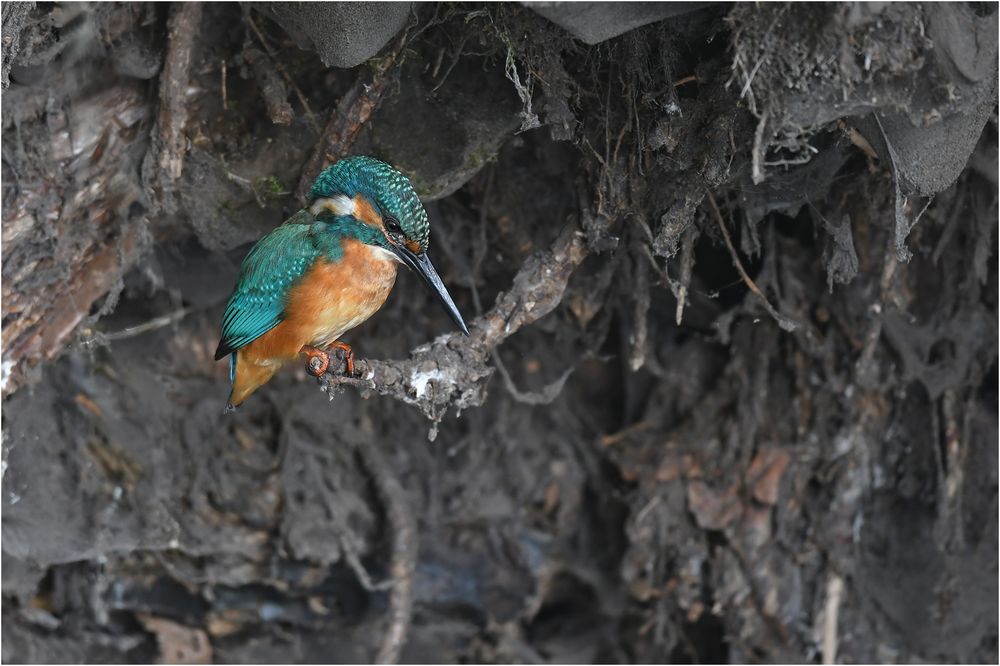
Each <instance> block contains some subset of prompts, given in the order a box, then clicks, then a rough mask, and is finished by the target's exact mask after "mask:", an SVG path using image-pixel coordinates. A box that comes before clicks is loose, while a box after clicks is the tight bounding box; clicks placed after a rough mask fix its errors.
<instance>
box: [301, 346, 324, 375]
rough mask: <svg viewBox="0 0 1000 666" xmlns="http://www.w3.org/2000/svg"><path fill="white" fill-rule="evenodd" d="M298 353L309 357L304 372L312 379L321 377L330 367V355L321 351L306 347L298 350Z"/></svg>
mask: <svg viewBox="0 0 1000 666" xmlns="http://www.w3.org/2000/svg"><path fill="white" fill-rule="evenodd" d="M299 353H300V354H305V355H306V356H308V357H309V361H308V362H307V363H306V372H308V373H309V374H310V375H312V376H313V377H321V376H323V374H324V373H325V372H326V371H327V369H329V367H330V355H329V354H327V353H326V352H325V351H323V350H322V349H317V348H316V347H310V346H309V345H306V346H305V347H303V348H302V349H300V350H299Z"/></svg>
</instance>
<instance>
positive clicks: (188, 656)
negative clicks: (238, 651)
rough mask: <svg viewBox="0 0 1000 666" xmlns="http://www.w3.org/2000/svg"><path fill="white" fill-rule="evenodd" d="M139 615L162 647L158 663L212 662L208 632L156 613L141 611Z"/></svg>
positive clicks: (143, 624) (140, 619)
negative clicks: (148, 613) (149, 613)
mask: <svg viewBox="0 0 1000 666" xmlns="http://www.w3.org/2000/svg"><path fill="white" fill-rule="evenodd" d="M138 617H139V621H140V622H142V626H143V627H145V628H146V631H149V632H151V633H152V634H154V635H155V636H156V643H157V645H158V646H159V648H160V656H159V658H158V659H157V663H160V664H210V663H212V644H211V643H209V641H208V634H206V633H205V632H204V631H203V630H201V629H195V628H193V627H186V626H184V625H183V624H178V623H176V622H174V621H173V620H167V619H165V618H162V617H156V616H155V615H147V614H145V613H139V614H138Z"/></svg>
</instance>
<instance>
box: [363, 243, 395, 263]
mask: <svg viewBox="0 0 1000 666" xmlns="http://www.w3.org/2000/svg"><path fill="white" fill-rule="evenodd" d="M368 249H369V250H371V253H372V256H374V257H375V258H377V259H381V260H382V261H398V262H399V263H403V262H402V261H401V260H400V258H399V257H397V256H396V255H395V254H393V253H392V252H390V251H389V250H387V249H385V248H384V247H379V246H377V245H369V246H368Z"/></svg>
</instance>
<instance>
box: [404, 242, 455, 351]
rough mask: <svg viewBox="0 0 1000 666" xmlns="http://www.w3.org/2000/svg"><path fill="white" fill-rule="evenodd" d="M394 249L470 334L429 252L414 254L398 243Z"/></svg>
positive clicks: (453, 318)
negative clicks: (428, 254)
mask: <svg viewBox="0 0 1000 666" xmlns="http://www.w3.org/2000/svg"><path fill="white" fill-rule="evenodd" d="M393 250H395V252H396V256H397V257H399V258H400V260H401V261H402V262H403V263H404V264H406V265H407V266H409V267H410V268H412V269H413V270H415V271H416V272H417V273H418V274H419V275H420V277H422V278H423V279H424V282H426V283H427V285H428V286H429V287H430V288H431V289H432V290H433V291H434V294H435V295H437V297H438V300H440V301H441V305H443V306H444V309H445V311H446V312H447V313H448V316H450V317H451V320H452V321H453V322H455V325H456V326H458V328H459V329H460V330H461V331H462V333H465V334H466V335H468V334H469V328H468V327H467V326H466V325H465V322H464V321H463V320H462V313H460V312H459V311H458V306H457V305H455V301H453V300H451V294H449V293H448V289H447V288H446V287H445V286H444V283H443V282H441V277H440V276H439V275H438V274H437V270H435V268H434V264H432V263H431V259H430V257H428V256H427V253H426V252H421V253H420V254H414V253H413V252H412V251H411V250H410V249H409V248H407V247H406V246H405V245H396V246H395V247H393Z"/></svg>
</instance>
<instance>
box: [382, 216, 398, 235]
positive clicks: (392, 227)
mask: <svg viewBox="0 0 1000 666" xmlns="http://www.w3.org/2000/svg"><path fill="white" fill-rule="evenodd" d="M385 228H386V229H388V230H389V231H391V232H393V233H397V234H398V233H399V232H400V231H402V229H401V228H400V226H399V220H397V219H396V218H394V217H387V218H385Z"/></svg>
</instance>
